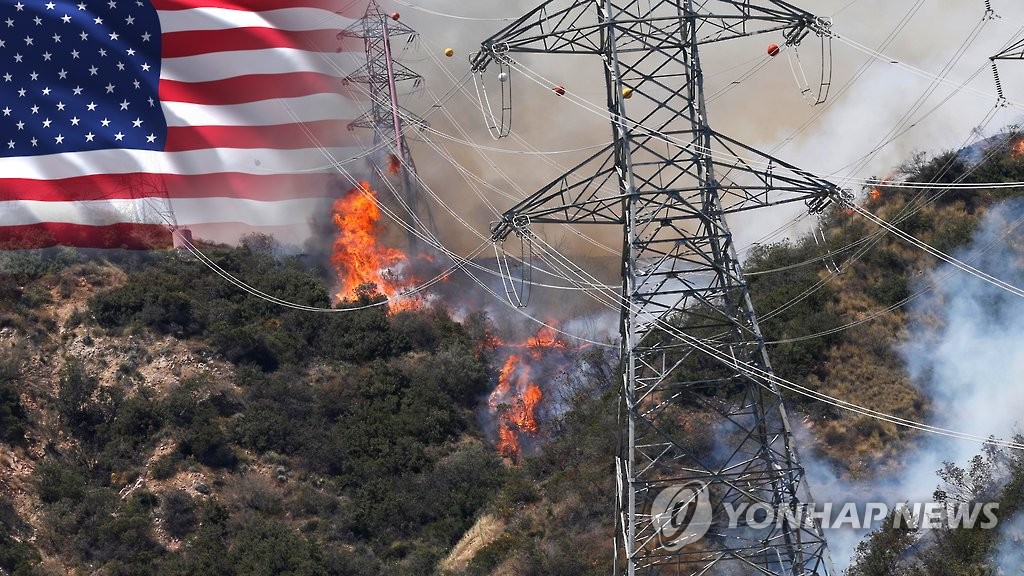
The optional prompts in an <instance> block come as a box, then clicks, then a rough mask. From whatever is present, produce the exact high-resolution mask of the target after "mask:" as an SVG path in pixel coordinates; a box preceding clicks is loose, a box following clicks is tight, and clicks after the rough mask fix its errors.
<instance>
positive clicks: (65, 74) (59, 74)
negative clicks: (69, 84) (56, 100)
mask: <svg viewBox="0 0 1024 576" xmlns="http://www.w3.org/2000/svg"><path fill="white" fill-rule="evenodd" d="M57 77H58V78H60V79H61V80H64V79H66V78H67V77H68V71H67V70H65V69H63V68H61V69H60V72H57Z"/></svg>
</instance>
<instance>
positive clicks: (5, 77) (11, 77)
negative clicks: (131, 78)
mask: <svg viewBox="0 0 1024 576" xmlns="http://www.w3.org/2000/svg"><path fill="white" fill-rule="evenodd" d="M11 80H14V76H11V73H10V72H8V73H7V74H4V82H10V81H11ZM136 88H138V86H136Z"/></svg>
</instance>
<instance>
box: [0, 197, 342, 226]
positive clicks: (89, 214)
mask: <svg viewBox="0 0 1024 576" xmlns="http://www.w3.org/2000/svg"><path fill="white" fill-rule="evenodd" d="M172 206H173V208H174V215H175V218H176V219H177V221H178V224H179V225H182V226H187V225H199V224H219V223H224V222H237V223H241V224H247V225H249V226H287V225H295V224H304V223H307V222H309V220H310V218H312V217H313V216H314V215H315V214H322V213H325V211H326V210H328V209H329V207H330V199H328V198H300V199H295V200H276V201H272V202H260V201H258V200H248V199H242V198H179V199H175V200H173V202H172ZM164 210H166V202H165V201H164V200H160V199H156V198H139V199H131V200H129V199H115V200H88V201H81V202H43V201H37V200H14V201H6V202H0V226H25V225H31V224H41V223H44V222H56V223H66V224H82V225H86V226H109V225H111V224H118V223H122V222H128V223H133V224H167V222H165V221H164V220H163V219H162V218H161V216H160V212H163V211H164Z"/></svg>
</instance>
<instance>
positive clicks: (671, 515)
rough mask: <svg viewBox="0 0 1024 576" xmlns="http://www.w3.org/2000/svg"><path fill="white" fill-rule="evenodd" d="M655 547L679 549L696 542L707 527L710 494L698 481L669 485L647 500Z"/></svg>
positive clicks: (705, 486) (708, 522) (709, 514)
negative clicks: (648, 501) (649, 507)
mask: <svg viewBox="0 0 1024 576" xmlns="http://www.w3.org/2000/svg"><path fill="white" fill-rule="evenodd" d="M651 519H652V520H653V522H654V529H655V530H656V532H657V535H658V547H659V548H661V549H663V550H670V551H672V550H679V549H680V548H682V547H683V546H686V545H687V544H690V543H692V542H696V541H697V540H700V539H701V538H703V537H704V535H705V534H707V532H708V529H709V528H711V496H710V494H708V489H707V485H705V484H703V483H701V482H691V483H689V484H677V485H674V486H669V487H668V488H665V489H664V490H662V491H661V492H659V493H658V495H657V497H655V498H654V502H652V503H651Z"/></svg>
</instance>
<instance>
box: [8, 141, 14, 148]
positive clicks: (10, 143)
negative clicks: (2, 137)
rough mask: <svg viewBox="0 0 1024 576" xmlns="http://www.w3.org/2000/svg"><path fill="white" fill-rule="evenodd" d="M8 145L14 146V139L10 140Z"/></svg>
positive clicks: (9, 146)
mask: <svg viewBox="0 0 1024 576" xmlns="http://www.w3.org/2000/svg"><path fill="white" fill-rule="evenodd" d="M7 147H8V148H14V140H8V141H7Z"/></svg>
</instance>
